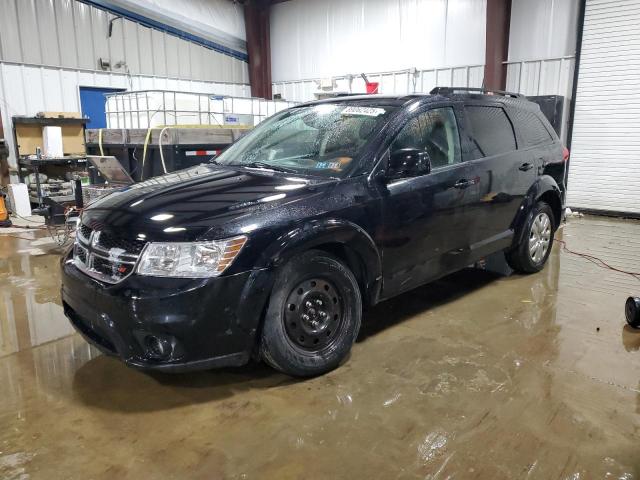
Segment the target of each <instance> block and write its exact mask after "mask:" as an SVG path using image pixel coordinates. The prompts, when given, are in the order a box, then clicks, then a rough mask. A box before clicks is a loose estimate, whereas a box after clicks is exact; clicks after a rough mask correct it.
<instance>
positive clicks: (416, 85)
mask: <svg viewBox="0 0 640 480" xmlns="http://www.w3.org/2000/svg"><path fill="white" fill-rule="evenodd" d="M483 78H484V65H466V66H463V67H445V68H432V69H427V70H415V69H414V70H400V71H396V72H384V73H368V74H367V79H368V80H369V81H370V82H378V83H379V84H380V85H379V92H380V93H382V94H388V95H407V94H410V93H429V91H431V89H432V88H433V87H436V86H440V87H449V86H456V87H481V86H482V79H483ZM333 81H334V82H335V87H334V91H336V92H348V93H354V94H359V93H365V92H366V90H365V83H364V80H363V79H362V78H361V77H359V76H351V77H348V76H344V75H342V76H337V77H333ZM320 82H321V79H319V78H318V79H314V80H293V81H288V82H276V83H274V84H273V93H274V94H276V93H279V94H281V95H282V98H284V99H286V100H291V101H295V102H306V101H309V100H313V99H314V98H315V95H314V94H315V93H316V92H321V89H320V88H319V86H320Z"/></svg>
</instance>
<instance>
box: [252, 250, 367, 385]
mask: <svg viewBox="0 0 640 480" xmlns="http://www.w3.org/2000/svg"><path fill="white" fill-rule="evenodd" d="M361 316H362V300H361V296H360V289H359V287H358V282H357V281H356V278H355V276H354V275H353V273H352V272H351V271H350V270H349V269H348V268H347V267H346V266H345V265H344V264H343V263H342V262H340V260H338V259H337V258H335V257H334V256H332V255H330V254H328V253H326V252H322V251H318V250H310V251H307V252H304V253H302V254H300V255H298V256H296V257H294V258H292V259H291V260H290V261H289V262H288V263H287V264H286V265H284V266H283V267H282V268H281V269H280V270H279V271H278V274H277V277H276V280H275V283H274V287H273V291H272V293H271V297H270V300H269V307H268V308H267V313H266V315H265V319H264V325H263V328H262V337H261V341H260V353H261V356H262V358H263V359H264V360H265V361H266V362H267V363H268V364H270V365H271V366H272V367H274V368H276V369H277V370H280V371H281V372H284V373H287V374H289V375H293V376H301V377H307V376H314V375H320V374H323V373H325V372H328V371H330V370H332V369H334V368H336V367H337V366H338V365H339V364H340V363H341V362H342V361H343V360H344V359H345V358H346V356H347V355H348V353H349V351H350V350H351V346H352V345H353V342H354V341H355V339H356V337H357V335H358V331H359V329H360V321H361Z"/></svg>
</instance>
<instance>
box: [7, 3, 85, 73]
mask: <svg viewBox="0 0 640 480" xmlns="http://www.w3.org/2000/svg"><path fill="white" fill-rule="evenodd" d="M74 2H75V0H56V1H55V2H54V7H55V10H56V25H57V28H56V33H57V36H58V48H59V53H60V65H65V66H69V67H73V68H77V67H78V52H77V48H76V29H75V27H74V25H73V8H72V5H73V3H74ZM7 3H10V1H9V2H7ZM0 35H2V36H3V37H4V33H3V32H2V31H0ZM7 60H9V59H7ZM13 61H21V59H20V60H13Z"/></svg>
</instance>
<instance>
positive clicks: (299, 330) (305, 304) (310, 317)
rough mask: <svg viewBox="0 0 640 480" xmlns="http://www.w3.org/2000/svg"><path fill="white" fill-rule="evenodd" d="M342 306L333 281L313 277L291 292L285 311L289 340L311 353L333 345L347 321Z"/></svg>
mask: <svg viewBox="0 0 640 480" xmlns="http://www.w3.org/2000/svg"><path fill="white" fill-rule="evenodd" d="M342 303H343V302H342V297H341V296H340V292H338V291H337V289H336V287H335V285H333V283H331V281H329V280H327V279H324V278H318V277H313V278H311V279H308V280H304V281H302V282H300V283H299V284H298V285H296V286H295V287H294V288H293V289H292V290H291V292H290V293H289V296H288V297H287V305H286V308H285V311H284V317H285V318H284V322H285V330H286V332H287V336H288V337H289V340H290V341H291V342H293V343H294V344H295V345H297V346H299V347H300V348H305V349H307V350H311V351H314V350H322V349H324V348H325V347H327V346H329V345H330V344H331V342H333V341H334V340H335V339H336V337H337V336H338V334H339V332H340V326H341V322H342V320H343V319H344V312H343V308H342Z"/></svg>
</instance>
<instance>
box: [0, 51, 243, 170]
mask: <svg viewBox="0 0 640 480" xmlns="http://www.w3.org/2000/svg"><path fill="white" fill-rule="evenodd" d="M80 86H88V87H113V88H124V89H127V90H148V89H160V90H177V91H182V92H200V93H212V94H213V93H215V94H219V95H234V96H239V97H249V96H250V89H249V86H248V85H243V84H232V83H217V82H203V81H197V80H183V79H178V78H166V77H151V76H144V75H125V74H122V73H112V72H98V71H92V70H74V69H64V68H49V67H38V66H30V65H20V64H7V63H0V111H1V112H2V122H3V124H4V125H5V132H6V141H7V143H8V147H9V153H10V156H9V165H10V166H12V167H15V166H16V157H15V148H14V142H13V135H11V133H10V132H11V131H12V122H11V117H13V116H17V115H29V116H33V115H35V114H36V113H38V112H40V111H68V112H77V111H80V94H79V87H80ZM13 178H14V179H15V177H13Z"/></svg>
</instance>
